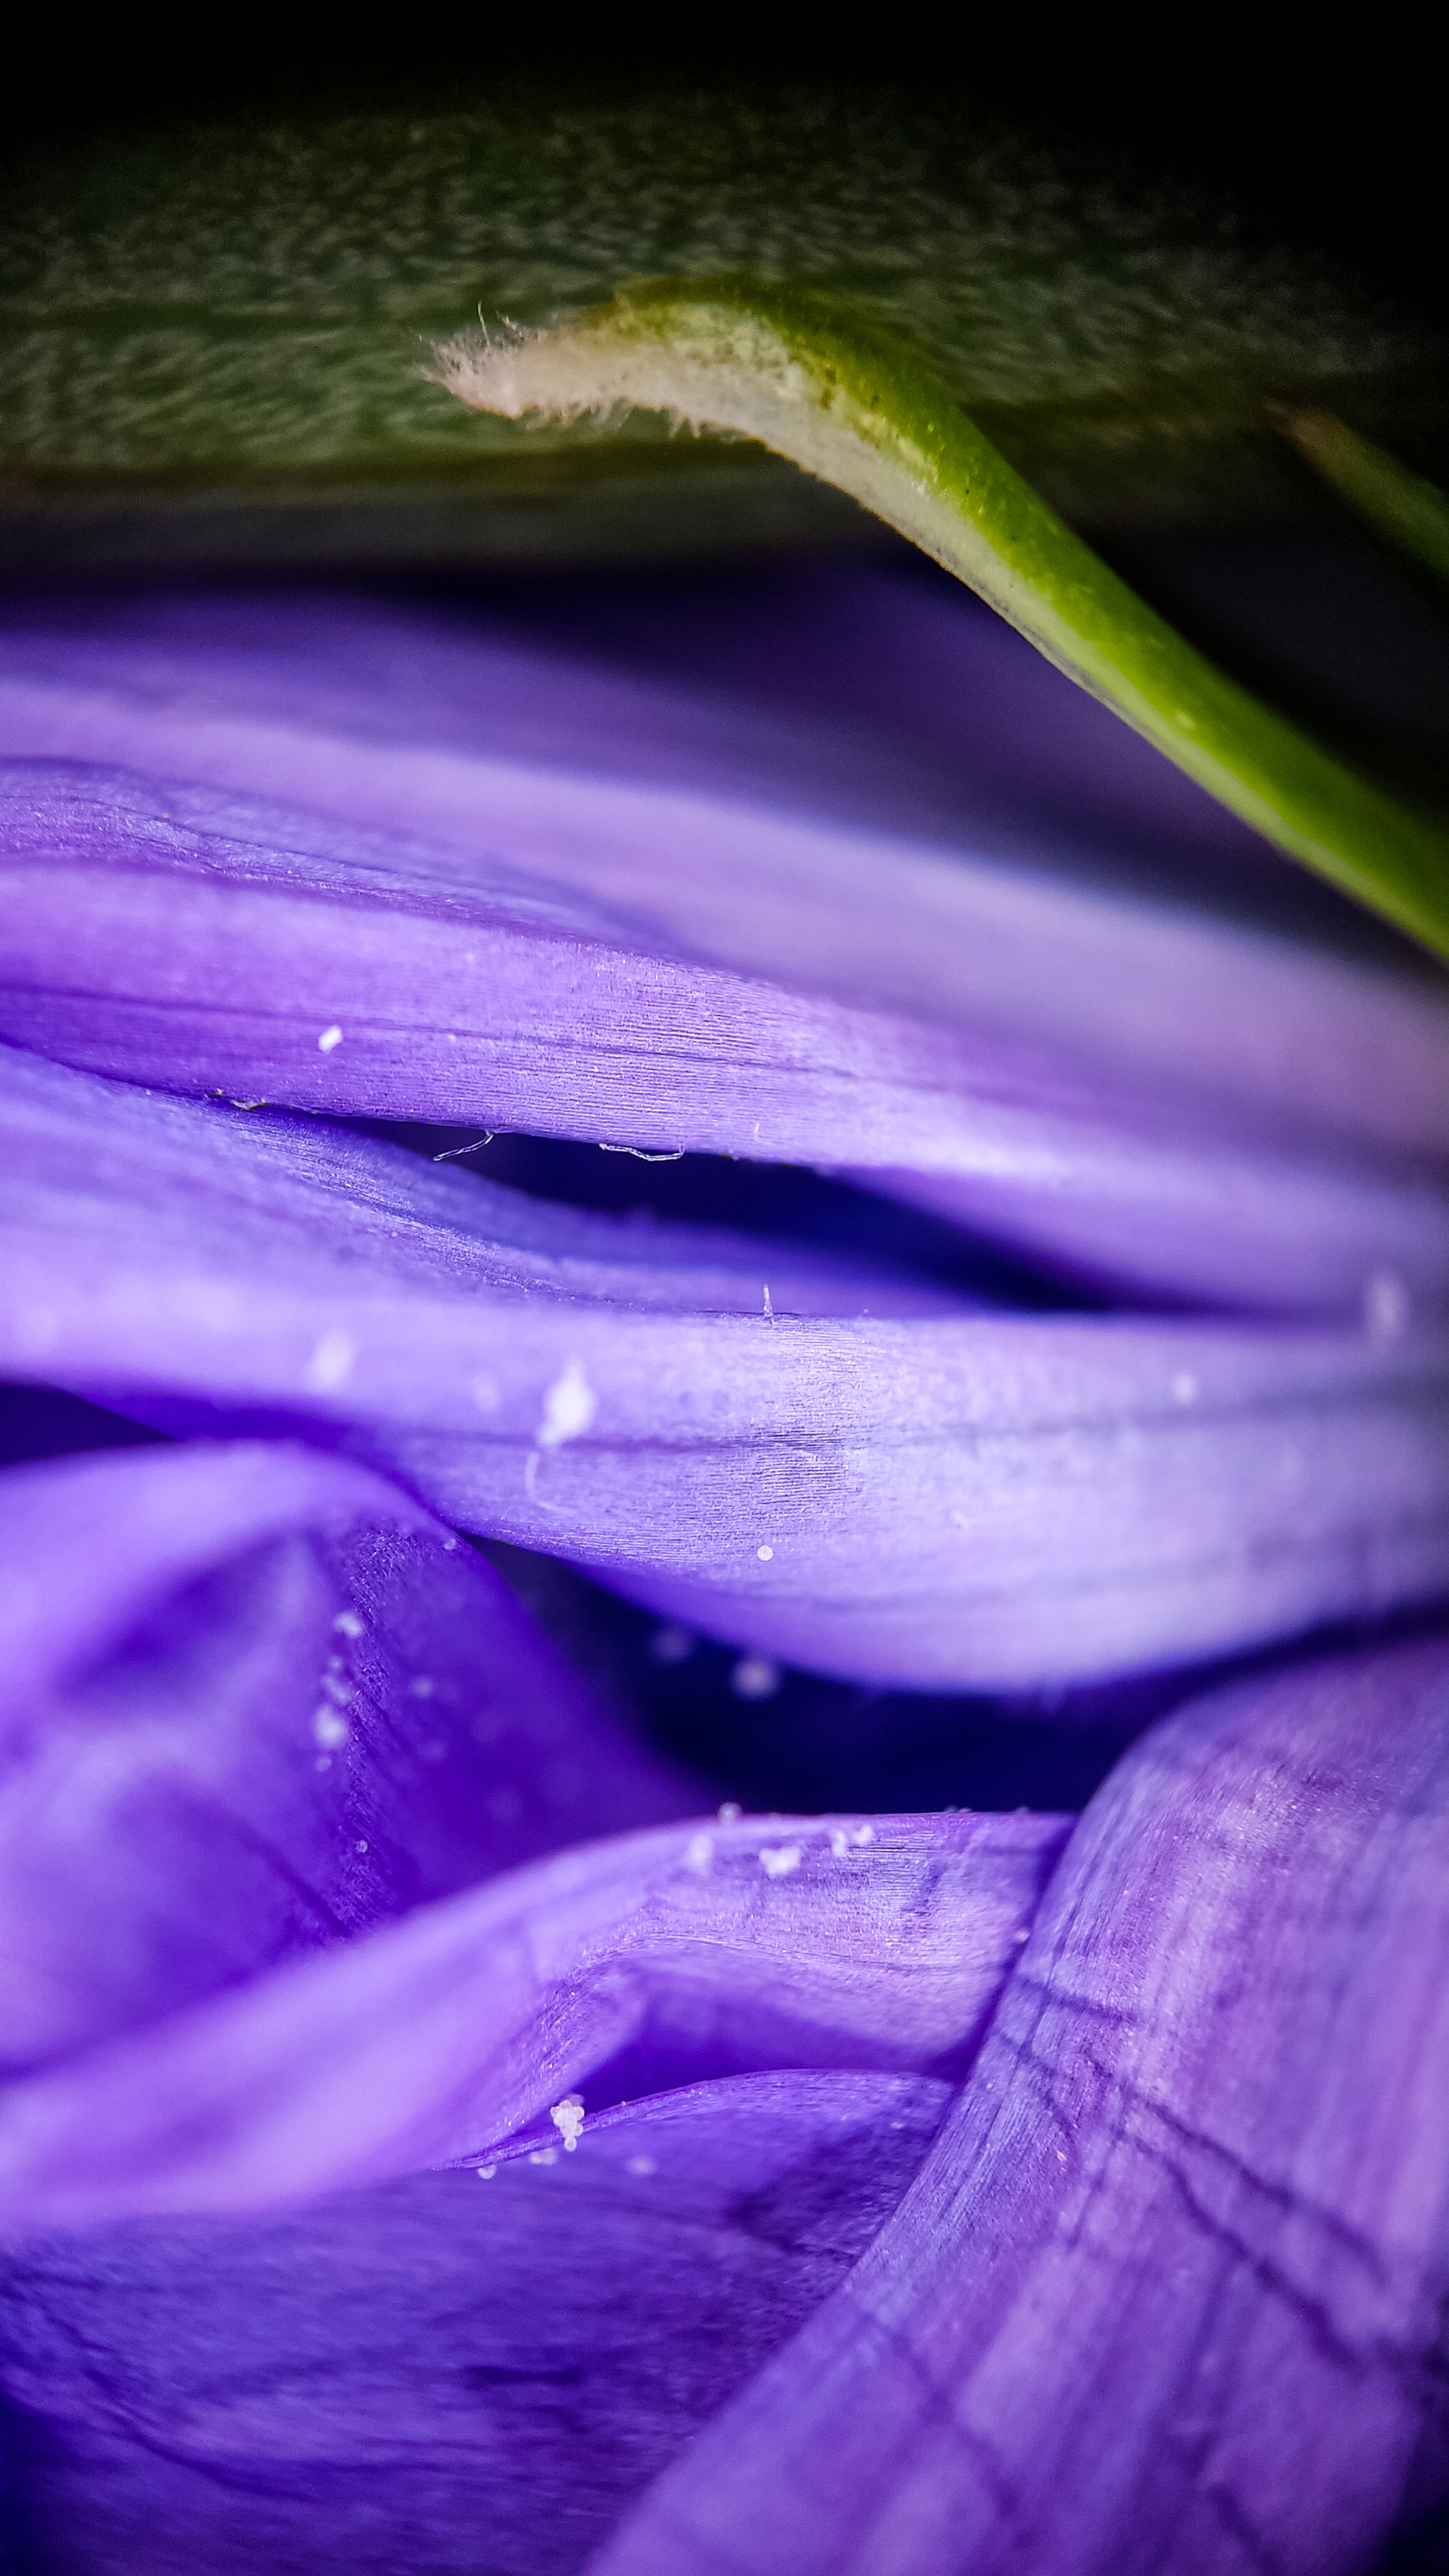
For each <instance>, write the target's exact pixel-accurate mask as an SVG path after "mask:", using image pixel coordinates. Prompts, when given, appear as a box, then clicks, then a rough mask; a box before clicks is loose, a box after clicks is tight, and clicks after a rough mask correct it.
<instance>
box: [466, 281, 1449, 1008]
mask: <svg viewBox="0 0 1449 2576" xmlns="http://www.w3.org/2000/svg"><path fill="white" fill-rule="evenodd" d="M434 373H435V375H436V378H437V381H438V382H439V383H441V384H443V385H445V386H446V387H447V388H448V390H449V391H450V392H452V393H454V394H456V395H457V396H458V398H459V399H460V400H461V401H463V402H465V403H468V404H470V405H471V406H473V407H474V408H475V409H478V410H484V411H492V412H500V413H503V414H505V415H507V416H509V417H511V418H515V419H516V418H520V417H524V416H533V417H546V418H553V419H569V418H574V417H577V416H579V415H581V414H584V413H594V414H605V415H609V414H612V413H616V412H619V411H622V410H624V409H626V408H628V409H634V408H643V409H646V410H652V411H662V412H665V413H667V414H668V415H670V416H671V417H672V418H673V419H674V420H675V421H676V422H678V423H680V424H685V425H688V426H689V427H691V428H695V429H711V430H722V431H726V432H733V433H735V434H737V435H742V436H744V437H748V438H755V439H759V440H760V441H761V442H762V443H763V444H764V445H765V446H767V447H770V448H773V449H774V450H775V451H776V452H777V453H778V454H780V455H782V456H787V457H791V458H793V460H794V461H795V463H796V464H798V465H801V466H804V467H805V468H806V469H807V470H808V471H809V472H811V473H814V474H817V475H819V476H821V477H822V478H823V479H824V480H825V481H827V482H830V483H834V484H836V485H838V486H839V487H840V488H841V489H842V490H844V491H846V492H849V493H851V494H852V495H853V496H854V498H855V499H856V500H858V501H860V502H862V503H863V504H864V506H865V507H866V508H867V509H869V510H872V511H874V512H875V513H876V515H877V516H878V517H880V518H882V519H885V520H887V521H888V522H889V524H890V525H891V526H892V527H895V528H898V529H899V530H900V531H901V533H902V534H903V535H905V536H907V537H910V538H911V539H913V540H914V542H915V543H916V544H917V545H919V546H921V547H923V548H924V550H925V551H926V553H927V554H930V555H933V556H935V558H936V560H937V561H938V562H940V563H942V564H945V565H946V566H947V567H948V568H949V569H950V570H951V571H952V572H954V573H956V574H957V575H959V577H960V578H961V580H963V581H965V582H968V583H969V584H970V585H971V587H972V589H974V590H976V591H979V592H980V594H981V596H982V597H983V598H984V599H986V600H988V601H989V602H990V604H991V606H992V607H993V608H995V609H998V610H999V611H1000V613H1001V614H1002V615H1003V616H1004V617H1006V618H1009V619H1010V621H1011V623H1012V624H1013V625H1014V626H1016V627H1018V628H1019V629H1020V630H1021V632H1022V634H1024V635H1026V636H1028V637H1029V638H1030V640H1031V642H1032V643H1033V644H1035V645H1036V646H1037V647H1038V649H1039V650H1040V651H1041V652H1043V653H1044V654H1045V655H1046V656H1047V658H1048V659H1049V660H1050V661H1052V662H1055V663H1056V664H1057V665H1058V666H1059V668H1060V669H1062V670H1063V671H1066V672H1068V673H1069V674H1070V676H1071V677H1072V678H1073V679H1074V680H1076V681H1077V682H1079V684H1080V685H1081V686H1082V687H1083V688H1085V689H1088V690H1090V692H1091V693H1092V695H1093V696H1094V697H1097V698H1100V699H1101V700H1102V701H1103V703H1104V704H1105V705H1107V706H1110V707H1111V708H1113V709H1114V710H1115V712H1116V713H1117V714H1118V715H1119V716H1121V717H1122V718H1123V719H1124V720H1125V721H1126V722H1127V723H1128V724H1130V725H1132V726H1133V727H1134V728H1135V729H1136V731H1137V732H1138V733H1141V734H1144V735H1145V736H1146V738H1147V740H1148V741H1149V742H1151V743H1154V744H1155V745H1156V747H1157V748H1158V750H1159V751H1162V752H1164V753H1165V754H1166V756H1167V758H1168V759H1169V760H1172V761H1175V762H1176V764H1177V766H1178V767H1179V768H1180V769H1183V770H1185V771H1186V772H1187V774H1188V776H1189V777H1190V778H1194V779H1196V780H1197V781H1198V783H1199V785H1201V786H1203V787H1205V788H1206V789H1207V790H1208V791H1209V793H1210V794H1211V795H1213V796H1215V797H1217V798H1218V799H1219V800H1220V801H1221V802H1222V803H1223V804H1224V805H1226V806H1228V807H1230V808H1231V810H1232V811H1233V812H1234V813H1236V814H1239V815H1241V816H1242V818H1243V820H1244V821H1245V822H1247V823H1249V824H1251V825H1252V826H1253V828H1254V829H1255V830H1256V831H1259V832H1262V833H1263V834H1264V835H1265V836H1266V837H1267V838H1268V839H1269V840H1271V841H1274V842H1276V843H1277V845H1278V847H1279V848H1280V849H1283V850H1286V851H1287V852H1289V854H1290V855H1291V856H1292V857H1294V858H1296V859H1300V860H1302V861H1303V862H1304V863H1305V864H1306V865H1307V866H1309V867H1311V868H1314V869H1316V870H1317V871H1318V872H1319V873H1320V874H1321V875H1323V876H1325V877H1328V878H1330V879H1331V880H1332V881H1333V883H1334V884H1335V885H1338V886H1340V887H1341V888H1342V889H1343V890H1344V891H1345V892H1346V893H1348V894H1350V895H1352V896H1354V897H1355V898H1356V899H1357V900H1358V901H1359V902H1360V903H1363V904H1365V905H1367V906H1368V907H1370V908H1371V909H1372V910H1374V911H1377V912H1380V913H1383V914H1384V915H1386V916H1387V918H1388V919H1389V920H1391V921H1394V922H1397V923H1398V925H1399V926H1400V928H1401V929H1404V930H1407V931H1408V932H1410V933H1411V934H1412V936H1413V937H1415V938H1417V939H1419V940H1421V941H1422V942H1423V944H1424V945H1425V946H1426V947H1427V948H1430V949H1432V950H1433V951H1434V952H1435V953H1436V954H1437V955H1439V956H1440V957H1444V958H1449V832H1446V830H1445V828H1444V827H1443V825H1441V824H1439V823H1437V822H1436V821H1434V820H1431V819H1430V818H1429V817H1428V816H1426V815H1423V814H1420V813H1417V812H1415V811H1414V810H1413V809H1412V808H1410V807H1408V806H1406V805H1404V804H1402V803H1400V802H1399V801H1398V800H1396V799H1395V798H1394V797H1393V796H1391V795H1389V794H1388V793H1387V792H1386V791H1385V790H1383V789H1382V788H1379V787H1377V786H1375V785H1373V784H1372V783H1371V782H1370V781H1368V780H1367V779H1364V778H1361V777H1359V776H1358V775H1357V774H1356V773H1355V772H1354V771H1353V770H1351V769H1348V768H1346V767H1345V766H1344V765H1343V763H1342V762H1340V761H1338V760H1335V759H1334V758H1333V756H1332V755H1331V754H1330V753H1329V752H1327V751H1325V750H1323V749H1322V748H1321V747H1320V746H1319V745H1318V744H1317V743H1315V742H1313V741H1311V740H1310V739H1309V738H1308V737H1307V736H1306V735H1304V734H1302V733H1300V732H1299V731H1298V730H1297V728H1296V727H1295V726H1293V725H1291V724H1289V723H1287V722H1286V721H1285V720H1284V719H1283V718H1282V717H1281V716H1278V715H1275V714H1274V713H1273V712H1272V710H1271V709H1269V708H1267V707H1265V706H1263V705H1262V704H1261V703H1260V702H1259V701H1258V700H1257V699H1256V698H1254V697H1253V696H1252V695H1251V694H1250V693H1249V691H1247V690H1246V689H1243V688H1240V687H1239V686H1238V685H1237V683H1236V682H1235V681H1232V680H1230V679H1228V678H1226V677H1225V676H1224V674H1223V673H1222V672H1220V671H1218V670H1216V669H1215V668H1214V667H1213V665H1212V664H1211V663H1210V662H1208V661H1206V660H1204V658H1203V656H1202V655H1201V654H1199V653H1197V652H1195V651H1194V650H1193V648H1192V646H1191V645H1189V644H1187V643H1185V642H1184V640H1183V638H1182V637H1181V636H1180V635H1178V634H1176V633H1175V632H1174V631H1173V629H1172V628H1171V627H1170V626H1169V625H1167V624H1166V622H1165V621H1164V620H1163V619H1162V618H1160V617H1158V616H1156V615H1155V614H1154V612H1153V611H1152V610H1151V609H1150V608H1148V607H1146V606H1145V605H1144V604H1143V602H1142V601H1141V600H1140V599H1138V598H1137V597H1136V595H1135V594H1134V593H1133V592H1132V591H1131V590H1130V589H1129V588H1128V587H1127V585H1126V583H1125V582H1123V581H1120V580H1119V579H1118V578H1117V575H1116V574H1115V573H1113V572H1112V571H1110V570H1109V569H1108V567H1107V566H1106V565H1105V564H1104V563H1103V562H1101V560H1100V559H1099V558H1098V557H1097V556H1096V555H1095V554H1093V552H1092V550H1091V548H1090V547H1089V546H1086V545H1084V544H1083V543H1082V541H1081V539H1080V538H1079V537H1076V536H1074V535H1073V534H1072V531H1071V530H1070V529H1069V528H1068V527H1066V526H1065V525H1064V524H1063V522H1062V521H1061V520H1060V519H1059V518H1057V516H1056V515H1055V513H1054V512H1053V511H1052V510H1050V509H1048V507H1047V506H1046V504H1045V503H1044V502H1043V501H1041V500H1040V499H1039V498H1038V497H1037V495H1036V493H1035V492H1033V491H1032V490H1031V488H1030V486H1029V485H1028V484H1026V483H1024V482H1023V481H1022V479H1021V477H1020V475H1018V474H1017V473H1015V472H1014V471H1013V469H1012V467H1011V466H1009V465H1008V464H1007V462H1006V460H1005V458H1004V457H1002V456H1001V455H1000V454H999V453H998V452H997V450H996V449H995V448H994V447H992V445H991V444H990V442H989V440H987V439H986V438H984V437H983V436H982V434H981V432H980V431H979V430H978V429H976V428H975V427H974V425H973V424H972V422H971V421H970V420H968V419H967V417H966V415H965V414H964V413H963V412H962V410H961V409H960V406H959V404H958V403H957V401H956V400H955V398H954V397H953V395H952V394H951V393H950V392H949V390H948V389H947V388H946V387H945V386H944V385H943V384H942V382H941V381H940V379H939V378H938V377H937V376H936V375H935V374H934V373H933V371H932V370H931V369H930V368H929V367H928V366H926V365H924V364H923V363H922V362H921V361H920V360H919V359H918V358H917V357H915V356H914V354H913V353H912V352H911V351H910V350H909V349H907V348H905V347H903V346H902V345H901V344H900V343H899V342H898V341H897V340H896V339H894V338H893V337H892V336H891V335H890V334H889V333H887V332H886V331H884V330H882V329H880V328H879V326H877V325H874V324H871V323H869V322H865V321H862V320H861V319H860V318H859V317H858V316H856V315H855V314H853V313H851V312H849V311H848V310H846V309H845V308H843V307H841V306H839V305H836V304H834V303H830V302H827V301H825V300H824V299H822V298H820V297H817V296H814V295H811V294H809V293H807V292H805V291H803V290H798V289H794V288H787V287H767V286H758V285H754V284H750V283H742V282H740V281H739V280H735V279H718V280H711V281H708V282H706V283H704V284H692V283H677V282H675V281H671V280H659V281H657V282H655V283H653V284H650V285H648V286H645V287H642V288H639V289H636V290H634V291H632V292H630V293H628V294H626V295H621V296H618V297H616V298H615V300H614V302H613V303H611V304H608V305H604V306H601V307H599V308H597V309H596V310H595V311H593V312H590V313H585V314H583V315H581V316H579V317H578V318H577V319H576V320H573V321H568V322H563V323H559V324H557V325H555V326H553V327H551V328H549V329H546V330H544V331H540V332H536V333H510V334H509V335H508V336H507V337H506V338H504V339H502V340H497V341H490V340H489V339H488V338H487V335H486V334H485V335H481V336H480V335H477V334H473V333H467V334H463V335H461V336H460V337H459V338H457V339H455V340H451V341H448V342H445V343H444V344H443V345H442V346H441V347H440V348H439V349H438V351H437V353H436V364H435V369H434Z"/></svg>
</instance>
